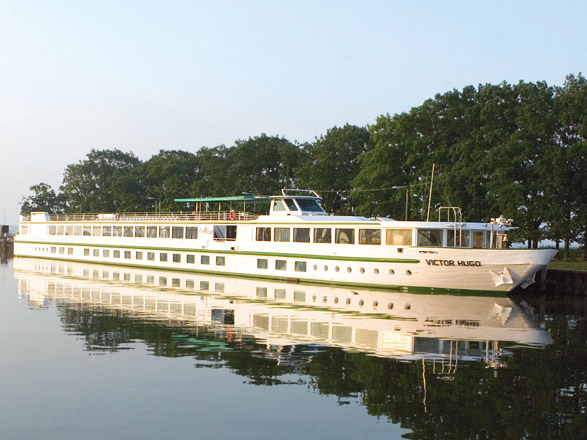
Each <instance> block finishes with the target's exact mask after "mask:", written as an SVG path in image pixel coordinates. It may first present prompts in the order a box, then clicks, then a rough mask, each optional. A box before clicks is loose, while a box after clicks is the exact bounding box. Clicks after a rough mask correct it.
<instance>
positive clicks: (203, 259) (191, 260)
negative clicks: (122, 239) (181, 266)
mask: <svg viewBox="0 0 587 440" xmlns="http://www.w3.org/2000/svg"><path fill="white" fill-rule="evenodd" d="M146 254H147V261H155V252H147V253H146ZM91 255H92V256H94V257H99V256H100V249H93V250H92V253H91ZM84 256H86V257H89V256H90V249H88V248H85V249H84ZM102 256H103V257H105V258H110V249H102ZM121 256H122V257H123V258H125V259H127V260H130V259H131V258H132V251H122V253H121V251H119V250H118V249H115V250H113V251H112V257H113V258H121ZM143 256H144V252H143V251H135V260H142V259H143ZM171 259H172V261H173V262H174V263H181V262H182V261H181V260H182V258H181V254H171ZM159 261H168V254H167V253H166V252H160V253H159ZM185 261H186V263H188V264H195V263H196V256H195V255H194V254H187V255H186V259H185ZM200 264H204V265H208V264H210V256H209V255H200ZM225 265H226V257H222V256H217V257H216V266H225Z"/></svg>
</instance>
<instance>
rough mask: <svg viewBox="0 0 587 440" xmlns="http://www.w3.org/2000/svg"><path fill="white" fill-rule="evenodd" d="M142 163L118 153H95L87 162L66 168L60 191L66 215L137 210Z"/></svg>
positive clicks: (142, 195)
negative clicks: (139, 174)
mask: <svg viewBox="0 0 587 440" xmlns="http://www.w3.org/2000/svg"><path fill="white" fill-rule="evenodd" d="M140 164H141V161H140V160H139V159H138V158H137V157H136V156H135V155H134V154H132V153H124V152H122V151H120V150H117V149H114V150H95V149H92V151H91V152H90V153H89V154H88V155H87V159H86V160H84V161H80V162H79V163H77V164H71V165H68V166H67V168H66V169H65V173H64V176H63V184H62V186H61V191H62V193H63V195H64V197H65V200H66V201H67V206H66V210H67V211H69V212H117V211H136V210H139V209H140V208H142V207H143V203H144V193H143V191H142V189H141V185H140V179H139V178H138V172H139V166H140Z"/></svg>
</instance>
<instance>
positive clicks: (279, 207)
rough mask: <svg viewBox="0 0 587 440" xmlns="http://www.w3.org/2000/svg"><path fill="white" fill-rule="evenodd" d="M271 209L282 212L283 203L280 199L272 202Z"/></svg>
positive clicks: (283, 209)
mask: <svg viewBox="0 0 587 440" xmlns="http://www.w3.org/2000/svg"><path fill="white" fill-rule="evenodd" d="M273 211H275V212H283V211H285V205H284V204H283V202H282V201H281V200H275V201H274V202H273Z"/></svg>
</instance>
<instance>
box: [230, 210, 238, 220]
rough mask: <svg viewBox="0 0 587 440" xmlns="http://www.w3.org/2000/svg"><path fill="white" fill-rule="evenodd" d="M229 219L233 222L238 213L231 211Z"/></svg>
mask: <svg viewBox="0 0 587 440" xmlns="http://www.w3.org/2000/svg"><path fill="white" fill-rule="evenodd" d="M228 218H229V219H231V220H236V212H234V209H231V210H230V214H229V215H228Z"/></svg>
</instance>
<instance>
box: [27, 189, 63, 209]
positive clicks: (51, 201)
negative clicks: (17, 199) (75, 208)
mask: <svg viewBox="0 0 587 440" xmlns="http://www.w3.org/2000/svg"><path fill="white" fill-rule="evenodd" d="M29 189H30V190H31V191H32V192H33V193H34V194H33V195H32V196H28V197H23V199H22V206H21V209H20V213H21V214H30V213H31V212H34V211H45V212H50V213H53V214H59V213H61V212H63V207H64V205H65V203H64V202H65V200H64V197H63V195H62V194H55V191H54V190H53V188H51V185H48V184H46V183H42V182H41V183H39V184H37V185H33V186H31V187H30V188H29Z"/></svg>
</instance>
